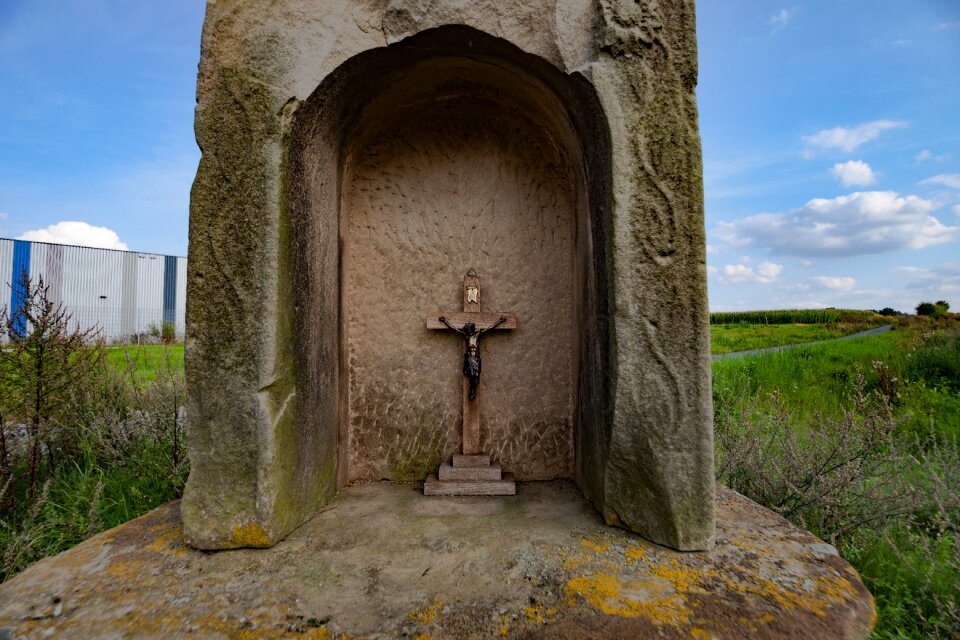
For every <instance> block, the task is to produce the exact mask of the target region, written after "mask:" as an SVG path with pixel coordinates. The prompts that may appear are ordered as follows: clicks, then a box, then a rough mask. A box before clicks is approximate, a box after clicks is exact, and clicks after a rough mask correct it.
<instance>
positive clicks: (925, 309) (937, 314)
mask: <svg viewBox="0 0 960 640" xmlns="http://www.w3.org/2000/svg"><path fill="white" fill-rule="evenodd" d="M949 310H950V303H949V302H947V301H945V300H938V301H937V302H921V303H920V304H918V305H917V315H918V316H929V317H931V318H934V319H937V318H943V317H944V316H946V315H947V312H948V311H949Z"/></svg>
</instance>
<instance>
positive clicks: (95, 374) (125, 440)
mask: <svg viewBox="0 0 960 640" xmlns="http://www.w3.org/2000/svg"><path fill="white" fill-rule="evenodd" d="M20 286H21V287H23V290H24V292H25V293H26V295H25V296H22V300H23V303H22V304H21V307H20V308H19V309H15V310H13V313H12V314H11V315H10V317H5V318H3V319H2V320H3V323H2V329H0V331H2V333H3V334H5V335H6V336H7V337H8V339H9V344H8V345H6V346H3V347H2V348H0V374H2V375H0V580H3V579H6V578H7V577H9V576H11V575H12V574H14V573H16V572H17V571H19V570H21V569H22V568H24V567H25V566H26V565H27V564H29V563H31V562H33V561H35V560H37V559H39V558H41V557H43V556H46V555H49V554H51V553H57V552H59V551H61V550H63V549H66V548H68V547H70V546H72V545H73V544H76V543H77V542H80V541H81V540H83V539H85V538H87V537H89V536H90V535H93V534H95V533H97V532H98V531H100V530H102V529H104V528H107V527H111V526H114V525H116V524H120V523H121V522H125V521H127V520H129V519H130V518H133V517H136V516H137V515H139V514H141V513H143V512H144V511H146V510H148V509H150V508H153V507H155V506H157V505H159V504H161V503H162V502H165V501H167V500H170V499H172V498H175V497H177V496H178V495H179V494H180V492H181V490H182V487H183V483H184V481H185V479H186V474H187V468H186V461H185V456H184V454H183V452H184V442H183V416H182V410H181V406H182V402H183V395H184V381H183V372H182V369H181V368H180V367H179V366H175V365H174V364H173V363H172V362H171V360H170V358H169V357H161V359H160V360H161V361H159V362H156V363H153V369H154V370H155V371H156V377H155V379H153V380H151V382H150V383H149V384H148V383H145V382H144V380H143V379H142V377H141V376H140V375H139V374H138V373H137V370H136V368H135V367H127V368H126V369H122V370H119V371H118V370H116V369H115V368H111V367H110V366H109V365H108V363H107V358H106V357H105V355H104V345H103V342H102V341H101V340H99V336H98V335H97V333H96V332H94V331H81V330H80V329H78V328H77V327H76V326H75V324H74V323H73V322H72V320H71V318H70V316H69V314H67V313H65V312H64V310H63V308H62V306H60V305H58V304H54V303H53V302H52V301H51V300H50V297H49V295H48V290H47V288H46V287H45V286H44V284H43V282H42V281H38V282H37V284H36V285H34V284H33V283H32V282H31V281H30V280H29V278H24V279H23V280H22V281H21V282H20ZM168 355H169V354H165V356H168Z"/></svg>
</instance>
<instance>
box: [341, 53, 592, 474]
mask: <svg viewBox="0 0 960 640" xmlns="http://www.w3.org/2000/svg"><path fill="white" fill-rule="evenodd" d="M453 72H455V70H454V69H447V73H450V74H451V75H452V74H453ZM438 84H442V83H438ZM456 90H457V91H458V92H468V91H469V88H468V87H457V89H456ZM387 98H388V99H389V98H390V96H387ZM408 104H409V103H408ZM394 111H395V112H394V113H393V114H392V115H394V116H395V117H396V119H395V120H393V119H389V120H385V121H380V122H376V123H370V125H368V126H365V127H363V136H362V137H360V138H358V139H357V140H356V141H355V146H353V147H352V149H355V151H354V152H352V153H350V152H348V158H350V161H349V162H348V164H347V167H346V170H345V176H344V196H343V213H342V220H343V223H342V224H343V229H344V258H345V263H344V264H345V269H344V273H345V278H344V282H345V290H344V293H345V298H346V310H345V311H346V313H345V317H346V321H347V326H346V336H347V342H348V345H347V350H348V356H347V357H348V360H349V363H350V372H349V386H350V393H349V411H350V474H349V476H350V479H351V480H354V479H357V480H379V479H381V478H391V479H395V480H422V479H423V478H424V477H425V476H426V474H427V473H428V472H430V471H433V470H435V469H436V467H437V465H439V464H440V462H441V461H442V460H446V459H447V458H449V457H450V455H451V454H453V453H459V451H460V438H459V435H458V431H459V428H460V420H461V406H462V402H463V400H462V397H461V395H462V394H461V392H460V387H461V382H462V374H461V369H462V368H463V350H464V346H463V340H455V339H453V338H451V337H450V336H447V335H444V334H442V333H438V332H433V331H425V330H424V328H423V319H422V318H423V315H424V313H429V312H431V311H433V310H442V309H459V308H460V306H461V298H462V297H463V293H462V288H461V286H460V280H461V278H462V275H463V274H464V273H466V271H467V269H469V268H470V267H471V266H472V267H475V268H476V270H477V272H478V273H480V274H482V276H483V302H482V307H483V308H484V309H488V310H495V309H510V310H511V311H514V312H516V314H517V315H518V317H520V318H523V326H521V327H520V328H519V329H518V330H516V331H512V332H509V334H501V333H498V332H491V333H487V334H485V335H484V337H483V338H482V340H481V342H482V347H481V350H482V358H483V374H482V375H481V377H480V386H481V392H480V394H479V398H480V403H481V406H480V416H481V424H480V447H481V450H482V451H484V452H487V453H491V454H493V457H494V459H496V460H498V461H499V462H500V464H501V465H502V466H503V467H504V468H506V469H509V470H516V472H515V473H516V475H517V479H518V480H549V479H552V478H558V477H560V478H562V477H570V476H571V475H572V473H573V409H574V391H575V390H574V386H573V376H574V371H573V366H574V365H573V358H574V356H575V354H574V353H573V349H572V347H571V345H572V344H574V342H573V330H574V318H573V314H574V309H573V290H574V284H573V261H572V259H571V256H572V251H573V234H574V219H575V218H574V195H573V193H572V191H573V184H574V182H573V180H572V178H571V173H572V171H571V169H570V168H569V167H568V163H567V161H566V160H565V159H564V158H563V157H562V156H560V154H559V153H558V150H557V149H556V147H555V146H553V145H552V144H551V141H550V139H549V137H548V136H547V135H546V134H545V133H543V132H542V131H541V130H540V128H539V126H537V125H536V123H535V122H534V121H532V120H531V119H530V118H529V117H524V116H523V115H521V114H513V113H510V112H506V113H504V111H505V109H503V107H501V105H498V104H496V103H489V102H484V101H480V100H477V99H476V98H473V99H470V98H468V97H466V96H464V97H463V98H459V99H458V98H453V99H449V98H448V99H445V100H444V101H443V102H442V103H441V104H437V103H436V102H433V101H430V102H429V103H427V104H426V105H422V106H420V108H416V106H408V107H407V108H406V109H398V110H394ZM388 327H389V329H387V328H388ZM385 329H386V330H387V332H388V333H387V335H385Z"/></svg>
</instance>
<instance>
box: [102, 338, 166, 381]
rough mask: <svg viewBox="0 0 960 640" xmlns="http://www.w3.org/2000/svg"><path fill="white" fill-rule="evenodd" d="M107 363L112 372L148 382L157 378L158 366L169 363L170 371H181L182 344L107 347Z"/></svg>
mask: <svg viewBox="0 0 960 640" xmlns="http://www.w3.org/2000/svg"><path fill="white" fill-rule="evenodd" d="M106 352H107V361H108V362H109V363H110V366H111V367H113V368H114V370H116V371H118V372H120V373H122V374H124V375H129V373H130V372H131V370H132V372H133V373H134V375H136V376H138V377H139V378H141V379H143V380H145V381H150V380H155V379H156V377H157V369H159V368H160V365H161V364H163V363H165V362H166V361H169V365H170V369H171V370H178V371H182V370H183V345H182V344H142V345H125V346H121V347H107V349H106Z"/></svg>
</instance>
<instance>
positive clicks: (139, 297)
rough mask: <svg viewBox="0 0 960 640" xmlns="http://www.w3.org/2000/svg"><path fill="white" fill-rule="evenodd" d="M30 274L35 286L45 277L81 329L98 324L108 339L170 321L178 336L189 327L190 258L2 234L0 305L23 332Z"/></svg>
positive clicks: (140, 334) (128, 337)
mask: <svg viewBox="0 0 960 640" xmlns="http://www.w3.org/2000/svg"><path fill="white" fill-rule="evenodd" d="M24 272H26V273H27V275H28V276H29V277H30V279H31V281H32V282H33V284H34V285H37V284H39V282H40V280H43V283H44V285H45V286H47V287H48V288H49V289H48V291H49V294H48V295H49V298H50V299H51V300H53V301H54V302H55V303H62V304H63V307H64V309H65V310H66V311H67V313H69V314H71V316H72V321H73V322H75V323H76V324H77V325H78V326H79V327H80V328H81V329H89V328H93V327H97V328H99V330H100V332H101V335H102V336H103V337H104V339H106V340H108V341H113V342H126V341H140V340H142V339H143V338H144V337H147V336H150V335H151V333H156V332H160V331H162V330H163V326H164V324H165V323H169V325H172V327H173V331H174V333H175V334H176V337H177V338H178V339H181V338H182V337H183V335H184V333H185V331H186V325H185V318H184V315H185V308H186V307H185V301H186V297H187V295H186V293H187V278H186V273H187V259H186V258H184V257H180V256H166V255H159V254H155V253H138V252H134V251H117V250H113V249H93V248H90V247H77V246H72V245H60V244H49V243H46V242H32V241H29V240H7V239H2V238H0V286H2V291H0V309H2V310H5V311H6V312H7V313H8V314H10V315H11V316H14V323H15V329H16V330H18V331H22V330H25V329H26V327H25V326H18V324H23V323H24V321H23V319H22V318H17V317H16V310H17V309H19V308H20V306H21V304H22V301H23V295H24V292H23V291H22V287H21V286H19V282H20V278H21V277H22V274H23V273H24Z"/></svg>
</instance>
